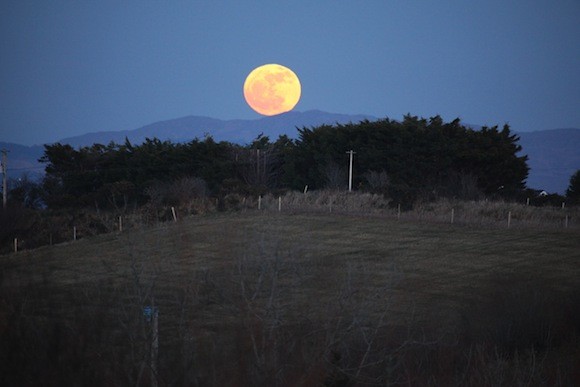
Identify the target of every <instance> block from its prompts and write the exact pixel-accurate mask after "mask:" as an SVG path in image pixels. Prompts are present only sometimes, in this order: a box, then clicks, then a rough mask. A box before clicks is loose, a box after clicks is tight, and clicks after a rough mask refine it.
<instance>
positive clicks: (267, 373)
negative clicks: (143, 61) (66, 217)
mask: <svg viewBox="0 0 580 387" xmlns="http://www.w3.org/2000/svg"><path fill="white" fill-rule="evenodd" d="M0 270H1V271H0V338H1V340H2V345H1V346H0V364H1V365H0V384H2V385H20V386H22V385H38V384H39V383H40V384H45V385H75V384H78V385H151V384H154V382H155V381H156V382H157V383H158V384H159V385H200V386H207V385H216V386H223V385H240V386H247V385H269V386H272V385H306V386H310V385H334V386H339V385H341V386H346V385H389V384H390V385H397V384H405V385H458V386H459V385H506V386H508V385H510V386H513V385H573V384H574V383H578V382H579V381H580V374H578V371H577V370H578V369H580V349H579V348H580V336H579V334H580V233H579V232H578V230H577V229H559V230H537V229H536V230H534V229H525V228H521V229H518V228H514V229H509V230H508V229H505V228H501V229H500V228H489V227H478V226H476V225H472V226H466V225H461V226H460V225H451V224H443V223H440V224H437V223H431V224H421V223H419V222H417V221H409V220H400V221H397V220H396V218H393V217H389V218H383V217H370V216H368V217H365V216H352V215H351V216H347V215H338V214H284V213H282V214H276V213H259V212H253V211H248V212H245V213H234V214H214V215H209V216H199V217H191V218H187V219H184V220H182V221H180V222H177V223H166V224H162V225H159V226H156V227H151V228H146V229H140V230H132V231H131V232H127V233H123V234H108V235H102V236H98V237H94V238H90V239H84V240H80V241H77V242H74V243H72V242H71V243H67V244H61V245H57V246H52V247H43V248H40V249H37V250H31V251H24V252H19V253H17V254H11V255H5V256H2V257H0ZM144 306H155V307H157V308H158V310H159V317H158V334H157V335H156V334H155V332H154V329H153V324H152V323H151V322H150V321H148V320H147V319H146V318H145V317H144V316H143V307H144ZM156 341H158V349H156V345H155V342H156Z"/></svg>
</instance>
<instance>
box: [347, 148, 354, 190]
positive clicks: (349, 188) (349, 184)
mask: <svg viewBox="0 0 580 387" xmlns="http://www.w3.org/2000/svg"><path fill="white" fill-rule="evenodd" d="M346 153H348V154H349V155H350V165H349V168H348V192H351V191H352V155H354V154H355V153H356V152H355V151H353V150H349V151H348V152H346Z"/></svg>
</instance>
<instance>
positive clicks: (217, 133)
mask: <svg viewBox="0 0 580 387" xmlns="http://www.w3.org/2000/svg"><path fill="white" fill-rule="evenodd" d="M365 119H368V120H369V121H375V120H377V119H378V118H377V117H373V116H370V115H363V114H360V115H347V114H334V113H327V112H323V111H320V110H310V111H306V112H294V111H292V112H288V113H284V114H280V115H277V116H272V117H263V118H259V119H255V120H219V119H215V118H211V117H202V116H187V117H182V118H177V119H173V120H166V121H160V122H156V123H153V124H150V125H146V126H143V127H141V128H138V129H134V130H122V131H115V132H95V133H87V134H84V135H81V136H75V137H69V138H64V139H62V140H60V141H58V142H60V143H63V144H70V145H71V146H73V147H80V146H89V145H92V144H95V143H100V144H108V143H110V142H111V141H113V142H115V143H123V142H125V138H128V139H129V141H131V143H133V144H140V143H142V142H143V141H144V140H145V138H158V139H160V140H171V141H172V142H186V141H191V140H193V139H195V138H199V139H203V138H204V137H205V136H206V135H211V136H212V137H213V138H214V139H215V140H216V141H229V142H234V143H239V144H246V143H249V142H251V141H252V140H253V139H255V138H256V137H257V136H258V135H259V134H264V135H266V136H269V137H270V139H271V140H276V139H277V138H278V136H280V135H282V134H286V135H288V137H290V138H296V137H297V134H298V133H297V130H296V128H302V127H317V126H320V125H323V124H328V125H334V124H347V123H351V122H352V123H358V122H360V121H363V120H365ZM464 125H466V126H469V127H471V128H473V129H474V130H478V129H479V128H480V126H478V125H470V124H464ZM517 134H518V135H519V136H520V141H519V144H520V145H521V146H522V148H523V150H522V152H521V154H527V155H528V157H529V161H528V165H529V166H530V174H529V177H528V180H527V185H528V187H530V188H535V189H542V190H546V191H548V192H550V193H560V194H563V193H564V192H565V190H566V188H567V187H568V184H569V181H570V177H571V176H572V174H573V173H574V172H575V171H576V170H578V169H580V151H579V149H580V129H574V128H569V129H551V130H540V131H536V132H519V133H517ZM0 149H8V150H10V153H9V162H8V170H9V172H11V173H10V175H11V176H18V175H20V174H21V173H23V172H27V173H29V174H31V175H33V176H34V175H38V174H42V172H43V164H40V163H38V161H37V160H38V158H40V157H41V156H42V154H43V152H44V147H43V146H39V145H35V146H30V147H29V146H23V145H18V144H11V143H3V142H0Z"/></svg>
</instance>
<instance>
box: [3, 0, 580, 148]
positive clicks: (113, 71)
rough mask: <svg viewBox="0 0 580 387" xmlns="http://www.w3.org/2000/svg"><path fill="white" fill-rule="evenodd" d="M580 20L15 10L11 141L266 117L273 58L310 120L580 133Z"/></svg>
mask: <svg viewBox="0 0 580 387" xmlns="http://www.w3.org/2000/svg"><path fill="white" fill-rule="evenodd" d="M579 20H580V1H578V0H545V1H544V0H485V1H467V0H455V1H452V0H439V1H432V0H423V1H419V0H400V1H399V0H376V1H373V0H367V1H353V0H349V1H347V0H344V1H340V0H334V1H330V0H328V1H324V0H317V1H312V0H304V1H284V2H282V1H217V0H211V1H210V0H208V1H194V0H189V1H177V0H175V1H173V0H171V1H169V0H168V1H147V0H133V1H131V0H122V1H119V0H99V1H88V0H79V1H73V0H68V1H63V0H50V1H44V0H36V1H32V0H3V1H2V2H1V3H0V141H8V142H16V143H21V144H25V145H32V144H40V143H43V142H51V141H56V140H59V139H61V138H64V137H69V136H74V135H79V134H83V133H87V132H95V131H108V130H127V129H136V128H138V127H141V126H143V125H146V124H150V123H153V122H156V121H162V120H167V119H173V118H179V117H183V116H187V115H203V116H210V117H214V118H221V119H234V118H242V119H252V118H258V117H261V116H259V115H258V114H257V113H255V112H254V111H253V110H252V109H250V107H248V106H247V104H246V102H245V101H244V98H243V92H242V86H243V83H244V80H245V77H246V75H247V74H248V73H249V72H250V71H251V70H252V69H253V68H255V67H256V66H259V65H262V64H265V63H279V64H282V65H285V66H287V67H290V68H291V69H292V70H293V71H294V72H295V73H296V74H297V75H298V77H299V78H300V81H301V83H302V99H301V100H300V102H299V103H298V105H297V106H296V108H295V110H298V111H306V110H311V109H320V110H324V111H328V112H332V113H345V114H359V113H362V114H371V115H374V116H377V117H381V118H382V117H389V118H393V119H400V118H401V117H402V116H403V114H406V113H411V114H413V115H418V116H423V117H430V116H433V115H435V114H440V115H441V116H442V117H443V118H444V119H445V120H452V119H454V118H456V117H460V118H461V119H462V120H463V121H464V122H466V123H471V124H480V125H496V124H497V125H503V124H504V123H506V122H507V123H509V124H510V125H511V127H512V129H514V130H515V131H531V130H541V129H554V128H565V127H576V128H580V23H579Z"/></svg>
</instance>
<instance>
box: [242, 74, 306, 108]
mask: <svg viewBox="0 0 580 387" xmlns="http://www.w3.org/2000/svg"><path fill="white" fill-rule="evenodd" d="M300 92H301V87H300V81H299V80H298V77H297V76H296V74H294V72H293V71H292V70H290V69H289V68H288V67H284V66H282V65H279V64H265V65H263V66H260V67H256V68H255V69H254V70H252V72H251V73H250V74H249V75H248V77H247V78H246V81H245V82H244V98H245V99H246V102H247V103H248V105H250V107H251V108H252V109H254V110H255V111H256V112H258V113H260V114H263V115H265V116H273V115H276V114H281V113H285V112H289V111H290V110H292V109H293V108H294V106H296V104H297V103H298V101H299V100H300Z"/></svg>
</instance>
